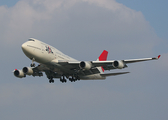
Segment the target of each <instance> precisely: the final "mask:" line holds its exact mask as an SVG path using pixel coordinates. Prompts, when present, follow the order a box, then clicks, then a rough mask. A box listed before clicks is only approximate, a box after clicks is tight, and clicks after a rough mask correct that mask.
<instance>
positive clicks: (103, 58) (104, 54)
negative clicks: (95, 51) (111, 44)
mask: <svg viewBox="0 0 168 120" xmlns="http://www.w3.org/2000/svg"><path fill="white" fill-rule="evenodd" d="M107 56H108V51H106V50H104V51H103V52H102V54H101V55H100V56H99V58H98V61H106V60H107ZM101 69H102V71H103V72H104V68H103V66H101Z"/></svg>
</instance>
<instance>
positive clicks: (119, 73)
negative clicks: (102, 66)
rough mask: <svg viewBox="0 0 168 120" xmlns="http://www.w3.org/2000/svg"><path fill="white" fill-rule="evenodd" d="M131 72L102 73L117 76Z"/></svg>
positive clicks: (106, 75) (105, 75) (104, 75)
mask: <svg viewBox="0 0 168 120" xmlns="http://www.w3.org/2000/svg"><path fill="white" fill-rule="evenodd" d="M127 73H130V72H118V73H104V74H100V75H101V76H103V77H108V76H115V75H122V74H127Z"/></svg>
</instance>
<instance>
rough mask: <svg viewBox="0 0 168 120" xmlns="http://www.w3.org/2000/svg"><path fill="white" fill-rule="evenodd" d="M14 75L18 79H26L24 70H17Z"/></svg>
mask: <svg viewBox="0 0 168 120" xmlns="http://www.w3.org/2000/svg"><path fill="white" fill-rule="evenodd" d="M13 74H14V75H15V76H16V77H18V78H23V77H26V74H25V73H24V72H23V71H22V70H17V69H15V70H14V72H13Z"/></svg>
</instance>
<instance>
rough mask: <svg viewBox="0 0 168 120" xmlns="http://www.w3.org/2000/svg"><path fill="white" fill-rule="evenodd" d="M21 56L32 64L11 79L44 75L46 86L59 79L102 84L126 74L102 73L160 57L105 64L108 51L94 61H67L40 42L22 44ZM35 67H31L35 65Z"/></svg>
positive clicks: (64, 56)
mask: <svg viewBox="0 0 168 120" xmlns="http://www.w3.org/2000/svg"><path fill="white" fill-rule="evenodd" d="M22 50H23V52H24V54H25V55H26V56H27V57H28V58H29V59H30V60H31V61H32V63H31V64H30V67H24V68H23V69H22V70H18V69H15V70H14V71H13V73H14V75H15V76H16V77H18V78H24V77H26V75H29V76H34V77H35V76H39V77H41V76H43V72H45V74H46V76H47V78H48V79H49V83H54V78H58V79H60V81H61V82H62V83H66V82H67V80H68V79H69V81H71V82H75V81H77V80H104V79H106V77H108V76H115V75H121V74H127V73H129V72H117V73H105V70H113V69H123V68H126V67H128V66H127V64H129V63H135V62H142V61H149V60H158V59H159V58H160V56H161V55H159V56H158V57H153V58H142V59H127V60H107V56H108V51H106V50H104V51H103V52H102V53H101V55H100V56H99V57H98V59H97V60H96V61H78V60H76V59H74V58H71V57H69V56H67V55H65V54H63V53H62V52H61V51H59V50H57V49H56V48H54V47H52V46H51V45H48V44H46V43H44V42H42V41H39V40H37V39H34V38H30V39H29V40H28V41H27V42H25V43H23V44H22ZM34 62H37V63H39V65H38V66H35V63H34Z"/></svg>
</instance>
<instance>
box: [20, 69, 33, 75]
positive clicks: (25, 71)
mask: <svg viewBox="0 0 168 120" xmlns="http://www.w3.org/2000/svg"><path fill="white" fill-rule="evenodd" d="M22 71H23V72H24V73H25V74H26V75H33V69H32V68H31V67H24V68H23V69H22Z"/></svg>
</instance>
